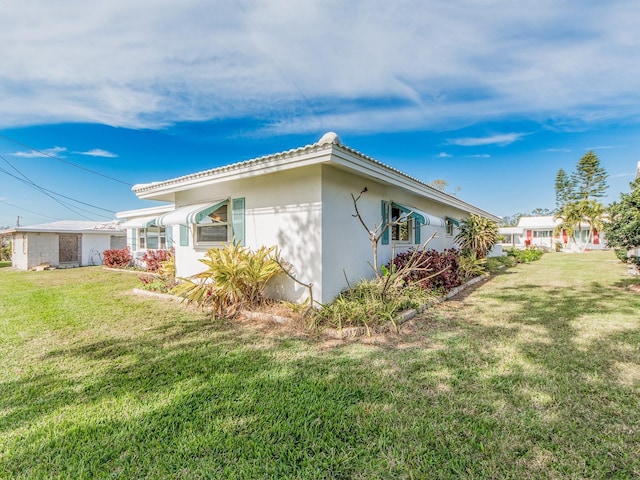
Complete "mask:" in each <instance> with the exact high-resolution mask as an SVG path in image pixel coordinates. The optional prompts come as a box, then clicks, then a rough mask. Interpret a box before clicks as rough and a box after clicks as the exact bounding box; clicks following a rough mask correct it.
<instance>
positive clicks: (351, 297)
mask: <svg viewBox="0 0 640 480" xmlns="http://www.w3.org/2000/svg"><path fill="white" fill-rule="evenodd" d="M434 298H435V295H434V294H433V293H431V292H428V291H425V290H423V289H421V288H419V287H416V286H405V287H399V288H396V287H393V288H391V289H389V288H388V286H387V289H386V290H385V277H378V278H375V279H373V280H363V281H361V282H360V283H358V284H357V285H355V286H354V287H353V288H350V289H348V290H345V291H344V292H342V293H341V294H340V295H338V297H337V298H336V299H335V300H334V301H333V302H331V303H328V304H326V305H323V306H322V307H321V308H320V309H319V310H318V311H316V312H315V313H314V315H315V323H316V325H317V326H319V327H331V328H343V327H356V326H359V327H366V328H367V329H371V328H375V327H378V326H380V325H383V324H385V323H387V322H392V323H394V322H395V319H396V317H397V316H398V314H399V313H400V312H402V311H403V310H407V309H409V308H418V307H420V306H421V305H427V304H428V303H430V302H432V301H433V300H434Z"/></svg>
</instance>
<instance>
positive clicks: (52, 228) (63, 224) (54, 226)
mask: <svg viewBox="0 0 640 480" xmlns="http://www.w3.org/2000/svg"><path fill="white" fill-rule="evenodd" d="M10 232H52V233H53V232H58V233H95V232H113V233H123V230H122V229H121V228H120V226H119V225H118V223H116V222H113V221H111V222H99V221H91V220H61V221H58V222H50V223H41V224H38V225H28V226H20V227H13V228H10V229H8V230H4V231H3V232H0V233H10Z"/></svg>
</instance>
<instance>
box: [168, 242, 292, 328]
mask: <svg viewBox="0 0 640 480" xmlns="http://www.w3.org/2000/svg"><path fill="white" fill-rule="evenodd" d="M277 258H278V254H277V251H276V247H271V248H267V247H261V248H260V249H258V250H257V251H256V252H253V251H251V250H250V249H249V248H246V247H242V246H241V245H239V244H237V243H234V242H231V243H229V244H228V245H226V246H224V247H223V248H212V249H210V250H208V251H207V253H206V254H205V258H203V259H200V262H202V263H203V264H205V265H206V266H207V269H206V270H205V271H203V272H201V273H198V274H196V275H194V276H192V277H191V278H189V279H184V282H183V283H181V284H180V285H178V286H177V287H175V288H174V289H173V293H175V294H176V295H180V296H182V297H184V298H185V299H186V300H187V301H188V302H192V303H196V304H198V305H200V306H210V307H211V308H212V312H213V314H214V315H215V316H217V317H226V318H232V317H234V316H236V315H237V314H238V313H239V312H240V310H241V309H242V308H243V307H244V306H246V305H253V304H256V303H260V302H261V301H262V300H263V297H262V292H263V290H264V287H265V285H266V284H267V282H268V281H269V280H270V279H271V278H273V277H274V276H275V275H277V274H278V273H281V272H282V271H283V270H282V267H281V266H280V264H279V263H278V261H277Z"/></svg>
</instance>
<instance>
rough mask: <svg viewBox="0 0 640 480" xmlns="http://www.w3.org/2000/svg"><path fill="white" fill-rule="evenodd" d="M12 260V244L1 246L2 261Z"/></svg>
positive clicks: (0, 257)
mask: <svg viewBox="0 0 640 480" xmlns="http://www.w3.org/2000/svg"><path fill="white" fill-rule="evenodd" d="M9 260H11V244H10V243H8V244H6V245H0V261H9Z"/></svg>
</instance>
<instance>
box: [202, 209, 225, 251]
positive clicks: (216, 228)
mask: <svg viewBox="0 0 640 480" xmlns="http://www.w3.org/2000/svg"><path fill="white" fill-rule="evenodd" d="M228 212H229V208H228V205H227V204H225V205H222V206H221V207H219V208H218V209H217V210H215V211H213V212H212V213H210V214H209V215H208V216H206V217H204V218H203V219H202V220H200V221H199V222H198V224H197V225H196V241H197V242H198V243H223V242H228V241H229V214H228Z"/></svg>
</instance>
